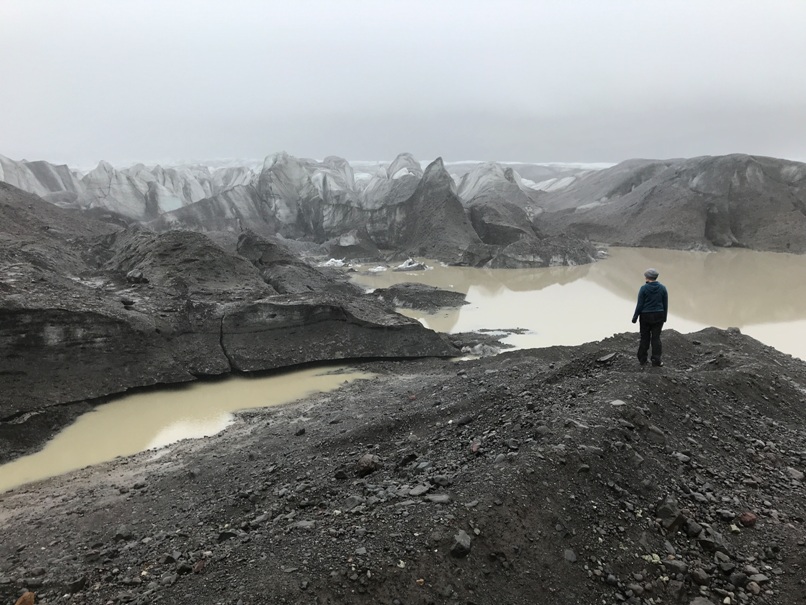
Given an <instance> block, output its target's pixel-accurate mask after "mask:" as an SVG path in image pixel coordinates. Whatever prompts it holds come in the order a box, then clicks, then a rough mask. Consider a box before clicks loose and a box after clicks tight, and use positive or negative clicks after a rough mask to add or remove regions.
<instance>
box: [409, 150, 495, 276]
mask: <svg viewBox="0 0 806 605" xmlns="http://www.w3.org/2000/svg"><path fill="white" fill-rule="evenodd" d="M402 209H403V213H404V216H405V220H404V222H403V226H402V229H401V231H402V232H401V238H400V242H399V245H398V248H399V249H401V250H402V251H403V253H404V254H406V255H408V256H424V257H427V258H433V259H437V260H442V261H445V262H450V263H461V264H469V265H473V266H478V265H483V264H484V263H485V262H487V261H488V260H489V259H490V258H491V257H492V253H491V249H490V247H489V246H487V245H486V244H484V243H483V242H482V241H481V239H480V238H479V236H478V234H477V233H476V232H475V231H474V230H473V226H472V225H471V224H470V220H469V219H468V218H467V216H466V214H465V210H464V208H463V206H462V202H461V201H460V200H459V198H458V197H457V195H456V191H455V184H454V181H453V179H452V178H451V175H450V174H448V172H447V171H446V170H445V165H444V163H443V162H442V158H437V159H436V160H434V161H433V162H431V164H429V165H428V167H427V168H426V170H425V173H424V174H423V178H422V180H421V181H420V183H419V185H418V186H417V189H416V190H415V191H414V194H413V195H412V196H411V197H410V198H409V199H408V200H406V201H405V202H404V203H403V204H402Z"/></svg>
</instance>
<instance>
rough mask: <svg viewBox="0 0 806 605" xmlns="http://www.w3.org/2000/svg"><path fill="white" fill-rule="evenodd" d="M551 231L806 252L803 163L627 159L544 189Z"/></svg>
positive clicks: (634, 241)
mask: <svg viewBox="0 0 806 605" xmlns="http://www.w3.org/2000/svg"><path fill="white" fill-rule="evenodd" d="M545 199H546V201H545V207H546V210H547V211H546V212H545V213H544V214H542V215H540V216H539V217H538V218H537V219H536V224H538V226H540V228H542V229H545V230H546V231H547V232H551V233H567V234H571V235H577V236H582V237H589V238H591V239H593V240H596V241H601V242H606V243H611V244H617V245H626V246H649V247H658V248H681V249H709V248H713V247H723V246H741V247H747V248H752V249H756V250H768V251H773V252H796V253H803V252H806V164H803V163H800V162H791V161H787V160H780V159H776V158H767V157H760V156H748V155H727V156H716V157H710V156H708V157H700V158H691V159H686V160H669V161H664V162H657V161H630V162H625V163H623V164H619V165H618V166H616V167H614V168H610V169H608V170H603V171H601V172H600V173H598V174H596V175H595V178H585V179H579V181H578V183H577V184H575V185H574V186H572V187H569V188H567V189H565V190H564V191H563V192H562V193H561V194H556V195H554V194H547V196H546V198H545Z"/></svg>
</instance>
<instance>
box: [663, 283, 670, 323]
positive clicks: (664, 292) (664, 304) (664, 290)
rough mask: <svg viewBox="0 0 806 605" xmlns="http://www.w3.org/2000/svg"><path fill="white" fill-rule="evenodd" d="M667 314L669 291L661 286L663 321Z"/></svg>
mask: <svg viewBox="0 0 806 605" xmlns="http://www.w3.org/2000/svg"><path fill="white" fill-rule="evenodd" d="M668 314H669V292H667V291H666V288H663V321H664V322H665V321H666V316H667V315H668Z"/></svg>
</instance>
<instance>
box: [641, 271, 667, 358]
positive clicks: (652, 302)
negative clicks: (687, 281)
mask: <svg viewBox="0 0 806 605" xmlns="http://www.w3.org/2000/svg"><path fill="white" fill-rule="evenodd" d="M658 275H659V273H658V271H657V270H656V269H647V270H646V271H644V279H645V280H646V283H645V284H644V285H643V286H641V289H640V290H638V304H637V305H636V306H635V313H633V316H632V322H633V323H635V322H636V321H638V320H639V319H640V320H641V322H640V324H639V326H640V328H641V343H640V344H639V345H638V362H639V363H640V364H641V365H642V366H643V365H645V364H646V362H647V353H648V352H649V346H650V344H651V345H652V357H651V360H652V365H653V366H662V365H663V362H662V361H661V354H662V353H663V345H662V344H661V342H660V331H661V329H662V328H663V324H664V323H665V322H666V316H667V314H668V313H669V294H668V292H667V291H666V286H664V285H663V284H662V283H660V282H659V281H658Z"/></svg>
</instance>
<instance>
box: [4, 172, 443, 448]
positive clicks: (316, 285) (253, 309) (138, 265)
mask: <svg viewBox="0 0 806 605" xmlns="http://www.w3.org/2000/svg"><path fill="white" fill-rule="evenodd" d="M236 250H237V251H236ZM456 353H457V349H456V348H455V347H454V346H453V345H452V344H451V343H450V342H448V341H447V340H446V338H445V337H444V336H442V335H439V334H436V333H435V332H432V331H430V330H427V329H426V328H424V327H423V326H422V325H420V324H419V322H417V321H415V320H412V319H408V318H405V317H402V316H400V315H397V314H396V313H393V312H391V311H390V310H389V309H387V308H386V307H384V306H383V305H382V304H381V303H379V302H377V301H375V300H374V299H369V297H367V296H366V295H365V294H364V293H363V291H361V290H360V289H358V288H357V287H355V286H353V285H352V284H350V283H349V282H347V281H346V280H345V279H340V278H337V277H334V276H332V275H329V274H325V273H323V272H321V271H319V270H317V269H315V268H314V267H311V266H310V265H308V264H306V263H304V262H303V261H301V260H300V259H299V258H298V257H297V256H296V255H295V254H294V253H293V252H291V251H290V250H289V249H288V248H286V247H285V246H283V245H282V244H281V243H280V242H279V240H278V241H266V240H263V239H262V238H260V237H259V236H257V235H255V234H252V233H245V234H243V235H241V236H240V238H239V240H238V242H237V246H236V249H229V248H228V247H222V246H221V245H219V244H217V243H216V242H214V241H213V240H212V239H211V238H210V237H208V236H207V235H205V234H203V233H196V232H191V231H168V232H165V233H154V232H152V231H149V230H147V229H144V228H142V227H133V228H127V229H119V228H117V227H115V226H112V225H109V224H106V223H98V222H95V221H91V220H89V219H87V218H86V215H83V214H78V213H75V212H74V211H68V210H63V209H61V208H57V207H56V206H54V205H52V204H49V203H47V202H45V201H43V200H41V199H40V198H38V197H36V196H34V195H31V194H28V193H25V192H23V191H21V190H19V189H16V188H14V187H11V186H10V185H7V184H5V183H0V359H2V360H3V364H2V368H0V376H1V377H2V383H3V396H2V398H0V420H2V419H8V418H16V419H17V422H18V424H15V425H14V430H13V431H10V432H9V431H4V430H3V426H5V425H3V424H2V423H0V460H2V459H4V456H6V455H7V454H8V452H10V451H11V450H13V449H14V447H13V446H10V445H9V444H10V443H11V442H13V440H14V439H17V442H19V441H20V440H23V439H26V438H27V437H26V435H27V432H26V430H25V429H26V426H27V425H26V422H28V419H29V418H36V417H41V414H42V413H43V411H44V410H50V408H51V407H52V406H56V405H58V404H63V403H68V402H74V401H81V400H85V399H89V398H95V397H100V396H104V395H109V394H113V393H120V392H123V391H126V390H128V389H131V388H134V387H140V386H148V385H156V384H169V383H176V382H183V381H189V380H194V379H195V378H196V377H198V376H204V375H218V374H224V373H227V372H230V371H232V370H234V369H241V370H268V369H276V368H280V367H288V366H290V365H294V364H297V363H308V362H314V361H327V360H331V359H347V358H361V357H372V358H377V357H387V356H391V357H422V356H432V355H439V356H452V355H455V354H456ZM42 376H47V380H42ZM47 413H48V414H49V413H50V411H48V412H47ZM31 421H32V422H33V420H31ZM48 426H50V425H48ZM45 434H46V433H45ZM17 442H15V443H17ZM12 445H13V444H12ZM27 447H30V446H27Z"/></svg>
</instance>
